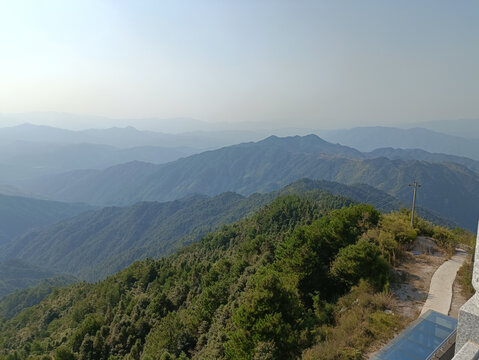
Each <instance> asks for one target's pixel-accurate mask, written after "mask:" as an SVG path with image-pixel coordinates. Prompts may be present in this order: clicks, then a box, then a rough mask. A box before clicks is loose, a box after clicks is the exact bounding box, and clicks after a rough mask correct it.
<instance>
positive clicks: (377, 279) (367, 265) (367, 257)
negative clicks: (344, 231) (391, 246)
mask: <svg viewBox="0 0 479 360" xmlns="http://www.w3.org/2000/svg"><path fill="white" fill-rule="evenodd" d="M330 272H331V274H332V275H333V276H334V277H335V278H336V279H338V281H339V282H340V283H342V284H344V285H346V287H347V288H350V287H351V286H353V285H357V284H358V283H359V280H361V279H365V280H369V281H370V282H371V283H373V284H374V285H375V287H376V289H382V287H383V286H384V285H385V284H386V282H387V281H388V279H389V265H388V263H387V262H386V261H385V260H384V259H383V257H382V256H381V252H380V250H379V247H378V246H376V245H374V244H372V243H370V242H369V241H366V240H360V241H358V242H357V243H356V244H353V245H349V246H347V247H344V248H342V249H341V250H339V253H338V255H337V256H336V259H335V260H334V262H333V264H332V265H331V269H330Z"/></svg>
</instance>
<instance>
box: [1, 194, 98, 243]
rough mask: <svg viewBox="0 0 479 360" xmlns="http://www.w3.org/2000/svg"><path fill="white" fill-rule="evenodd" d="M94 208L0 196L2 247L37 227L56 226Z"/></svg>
mask: <svg viewBox="0 0 479 360" xmlns="http://www.w3.org/2000/svg"><path fill="white" fill-rule="evenodd" d="M91 209H93V207H92V206H89V205H85V204H69V203H63V202H58V201H46V200H38V199H31V198H26V197H20V196H8V195H2V194H0V245H1V244H4V243H5V242H7V241H8V240H10V239H12V238H13V237H15V236H18V235H20V234H23V233H25V232H27V231H28V230H31V229H33V228H35V227H41V226H46V225H51V224H54V223H56V222H58V221H60V220H63V219H67V218H70V217H73V216H75V215H78V214H80V213H82V212H85V211H87V210H91Z"/></svg>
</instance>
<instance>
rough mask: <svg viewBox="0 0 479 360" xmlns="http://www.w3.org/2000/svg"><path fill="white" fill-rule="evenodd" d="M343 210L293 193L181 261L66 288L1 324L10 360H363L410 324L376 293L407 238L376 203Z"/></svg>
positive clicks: (140, 264)
mask: <svg viewBox="0 0 479 360" xmlns="http://www.w3.org/2000/svg"><path fill="white" fill-rule="evenodd" d="M343 203H344V199H343V198H341V197H339V198H336V197H332V196H331V195H327V196H326V195H325V194H320V193H315V192H311V193H309V194H308V195H307V196H305V197H299V196H295V195H291V194H287V195H286V196H284V197H279V198H277V199H275V200H274V201H273V202H271V203H270V204H269V205H267V206H265V207H264V208H262V209H261V210H259V211H258V212H256V213H255V214H254V215H252V216H251V217H249V218H247V219H244V220H242V221H239V222H236V223H233V224H230V225H224V226H222V227H221V228H219V229H218V230H217V231H216V232H214V233H210V234H208V235H206V236H205V237H204V238H203V239H201V240H200V241H199V242H195V243H193V244H191V245H189V246H187V247H185V248H182V249H180V250H178V251H177V252H175V253H174V254H172V255H171V256H168V257H165V258H161V259H158V260H152V259H147V260H143V261H137V262H135V263H133V264H132V265H130V266H129V267H128V268H126V269H124V270H122V271H120V272H119V273H117V274H116V275H114V276H110V277H108V278H107V279H105V280H104V281H100V282H97V283H95V284H88V283H77V284H74V285H72V286H69V287H65V288H60V289H56V290H54V292H53V294H51V295H50V296H47V297H46V298H45V299H44V300H43V301H41V302H40V303H39V304H37V305H35V306H32V307H30V308H27V309H25V310H24V311H22V312H21V313H19V314H17V315H16V316H14V317H13V318H11V319H8V320H4V321H2V322H0V359H7V358H10V357H14V356H16V357H17V358H20V359H26V358H28V357H31V358H35V357H37V358H41V357H44V356H48V357H51V358H59V359H71V358H75V359H187V358H193V359H227V358H230V359H290V358H297V357H299V356H301V355H303V356H304V357H305V358H308V357H309V358H321V359H323V358H324V359H351V358H352V359H355V358H359V357H360V356H361V355H362V353H363V351H364V349H365V348H366V346H367V344H369V343H370V342H371V341H374V340H378V339H385V338H386V337H387V336H389V335H390V334H391V332H392V329H393V328H394V327H399V326H400V321H399V319H398V318H397V317H396V316H394V315H390V314H385V313H384V312H383V311H384V310H385V309H387V308H388V306H389V301H390V299H389V297H388V295H386V294H385V293H375V291H374V290H375V288H382V287H383V285H384V284H385V283H386V282H387V275H388V265H387V264H386V262H385V261H386V260H385V259H390V258H391V256H389V255H390V254H391V253H394V251H396V247H395V246H396V245H397V244H402V242H401V243H400V242H399V241H404V237H403V236H404V234H406V235H407V232H405V230H406V229H405V228H403V227H402V225H399V226H396V227H395V226H393V228H392V229H391V230H389V229H388V228H387V226H388V225H389V224H394V220H396V219H399V215H398V214H392V215H383V216H380V214H379V213H378V211H376V210H375V209H374V208H373V207H372V206H370V205H364V204H360V205H350V204H348V206H346V207H343V208H341V209H335V210H331V208H332V207H334V206H336V205H337V204H343ZM401 216H402V215H401ZM401 221H402V220H401ZM407 241H409V240H407ZM391 244H392V245H391ZM393 245H394V246H393ZM323 356H324V357H323Z"/></svg>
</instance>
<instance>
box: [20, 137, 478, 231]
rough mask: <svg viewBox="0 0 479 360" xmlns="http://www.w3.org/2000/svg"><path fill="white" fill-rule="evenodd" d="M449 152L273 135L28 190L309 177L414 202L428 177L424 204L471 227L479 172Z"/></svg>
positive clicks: (122, 192)
mask: <svg viewBox="0 0 479 360" xmlns="http://www.w3.org/2000/svg"><path fill="white" fill-rule="evenodd" d="M408 156H409V155H408ZM438 158H439V156H438ZM444 159H447V158H442V157H441V159H440V162H428V161H421V160H408V159H406V160H403V159H394V158H393V159H389V158H387V157H384V156H380V157H372V156H371V155H370V154H368V153H361V152H359V151H357V150H355V149H353V148H350V147H346V146H342V145H339V144H332V143H329V142H326V141H325V140H322V139H321V138H319V137H318V136H315V135H308V136H304V137H301V136H295V137H286V138H278V137H276V136H271V137H269V138H267V139H264V140H262V141H259V142H251V143H243V144H239V145H234V146H229V147H225V148H221V149H218V150H212V151H206V152H203V153H200V154H195V155H192V156H189V157H187V158H183V159H179V160H177V161H174V162H171V163H168V164H163V165H153V164H149V163H143V162H131V163H127V164H122V165H118V166H114V167H111V168H108V169H105V170H85V171H76V172H72V173H66V174H62V175H60V176H55V177H49V178H45V179H44V180H43V181H37V182H35V184H31V186H30V187H28V188H27V190H29V191H33V192H38V193H41V194H44V195H45V196H48V197H50V198H52V199H56V200H62V201H85V202H88V203H91V204H95V205H128V204H133V203H135V202H138V201H170V200H175V199H178V198H181V197H185V196H188V195H191V194H195V193H199V194H205V195H209V196H215V195H218V194H220V193H222V192H227V191H233V192H237V193H239V194H242V195H249V194H251V193H254V192H263V193H264V192H269V191H274V190H277V189H279V188H281V187H282V186H285V185H287V184H289V183H291V182H294V181H295V180H298V179H300V178H304V177H307V178H311V179H322V180H329V181H336V182H341V183H345V184H355V183H365V184H368V185H371V186H374V187H376V188H378V189H380V190H383V191H385V192H387V193H389V194H390V195H392V196H395V197H397V198H399V199H400V200H402V201H407V202H410V199H411V197H412V195H411V194H412V193H411V189H410V187H409V186H408V184H410V183H411V182H413V181H414V180H416V181H418V182H419V183H422V184H423V187H422V188H421V190H420V193H419V194H418V203H419V204H420V205H421V206H423V207H425V208H429V209H431V210H433V211H435V212H437V213H439V214H440V215H442V216H443V217H446V218H450V219H451V220H453V221H455V222H457V223H459V224H461V225H462V226H465V227H467V228H469V229H473V228H474V227H475V225H476V224H475V222H476V219H475V213H477V210H478V206H479V175H478V173H477V172H475V171H473V170H471V169H469V168H467V167H466V166H463V165H461V164H457V163H449V162H447V163H445V162H443V160H444ZM471 163H472V164H473V166H475V162H471Z"/></svg>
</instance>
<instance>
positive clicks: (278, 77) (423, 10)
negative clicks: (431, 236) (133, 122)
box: [0, 0, 479, 128]
mask: <svg viewBox="0 0 479 360" xmlns="http://www.w3.org/2000/svg"><path fill="white" fill-rule="evenodd" d="M478 19H479V2H478V1H468V0H463V1H441V0H429V1H428V0H424V1H417V0H414V1H408V0H404V1H387V0H386V1H385V0H381V1H368V0H364V1H338V0H334V1H319V0H317V1H307V0H305V1H302V0H298V1H293V0H291V1H283V0H270V1H268V0H242V1H229V0H218V1H216V0H208V1H206V0H204V1H202V0H195V1H193V0H191V1H183V0H171V1H148V0H131V1H124V0H94V1H92V0H81V1H80V0H78V1H73V0H43V1H38V0H31V1H26V0H0V114H3V117H2V119H5V118H6V117H5V114H7V115H8V114H16V113H30V112H59V113H71V114H77V115H91V116H99V117H104V118H113V119H141V118H162V119H164V118H178V117H180V118H192V119H197V120H200V121H204V122H211V123H237V122H242V123H245V122H246V123H251V124H253V123H262V124H265V123H271V124H272V123H274V124H280V125H281V126H302V127H309V128H339V127H352V126H363V125H390V124H400V123H414V122H416V121H418V122H419V121H432V120H454V119H465V118H479V101H478V100H479V95H478V94H479V45H478V44H479V43H478V39H479V21H478ZM7 117H8V116H7ZM23 118H24V117H22V119H23ZM98 119H100V118H96V120H94V121H97V122H98V121H101V120H98ZM0 121H6V120H0ZM55 121H57V122H58V123H56V122H55ZM62 121H65V120H51V121H50V122H53V125H58V126H60V127H68V126H67V125H68V124H65V123H61V122H62ZM84 121H85V122H92V121H93V120H91V118H85V120H84ZM0 125H1V124H0ZM50 125H52V124H50Z"/></svg>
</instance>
